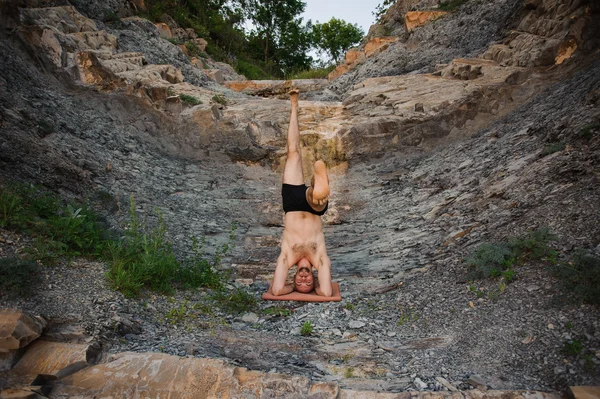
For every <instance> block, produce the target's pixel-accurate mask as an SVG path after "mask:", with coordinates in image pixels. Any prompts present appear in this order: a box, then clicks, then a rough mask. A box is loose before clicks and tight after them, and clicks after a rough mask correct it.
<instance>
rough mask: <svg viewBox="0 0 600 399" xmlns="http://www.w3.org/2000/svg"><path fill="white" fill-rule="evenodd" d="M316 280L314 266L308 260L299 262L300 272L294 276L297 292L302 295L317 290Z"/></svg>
mask: <svg viewBox="0 0 600 399" xmlns="http://www.w3.org/2000/svg"><path fill="white" fill-rule="evenodd" d="M314 280H315V278H314V276H313V274H312V265H311V264H310V262H309V261H308V260H306V259H302V260H301V261H300V262H298V271H297V272H296V275H295V276H294V287H295V288H296V291H298V292H302V293H309V292H311V291H312V290H314V289H315V287H314V282H315V281H314Z"/></svg>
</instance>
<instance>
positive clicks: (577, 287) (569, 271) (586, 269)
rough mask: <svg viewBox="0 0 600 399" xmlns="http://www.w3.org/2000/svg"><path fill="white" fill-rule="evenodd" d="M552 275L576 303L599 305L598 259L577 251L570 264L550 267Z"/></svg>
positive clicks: (599, 275) (599, 279)
mask: <svg viewBox="0 0 600 399" xmlns="http://www.w3.org/2000/svg"><path fill="white" fill-rule="evenodd" d="M552 274H553V275H554V277H556V278H557V279H558V280H559V281H560V283H561V286H562V288H563V289H564V290H566V291H568V292H571V293H573V294H574V296H575V298H576V299H577V300H578V301H581V302H585V303H591V304H595V305H599V304H600V257H597V256H594V255H592V254H590V253H589V252H587V251H585V250H581V249H580V250H577V251H575V254H574V256H573V258H572V260H571V261H570V262H566V263H561V264H558V265H555V266H554V267H552Z"/></svg>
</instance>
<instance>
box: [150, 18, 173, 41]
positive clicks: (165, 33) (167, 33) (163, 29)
mask: <svg viewBox="0 0 600 399" xmlns="http://www.w3.org/2000/svg"><path fill="white" fill-rule="evenodd" d="M154 25H155V26H156V28H157V29H158V33H159V34H160V37H162V38H163V39H172V38H173V33H172V32H171V28H169V25H167V24H165V23H164V22H157V23H156V24H154Z"/></svg>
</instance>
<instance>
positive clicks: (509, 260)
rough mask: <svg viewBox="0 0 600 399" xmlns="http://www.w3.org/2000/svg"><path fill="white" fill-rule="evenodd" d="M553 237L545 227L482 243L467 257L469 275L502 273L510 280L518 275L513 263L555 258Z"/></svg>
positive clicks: (496, 275)
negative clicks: (502, 239)
mask: <svg viewBox="0 0 600 399" xmlns="http://www.w3.org/2000/svg"><path fill="white" fill-rule="evenodd" d="M554 239H555V236H554V235H553V234H552V233H551V232H550V230H549V229H545V228H542V229H538V230H535V231H531V232H529V233H527V234H525V235H523V236H521V237H514V238H511V239H509V240H508V241H507V242H497V243H484V244H481V245H480V246H479V247H477V249H476V250H475V251H474V252H473V253H472V254H471V255H469V256H468V257H467V258H466V259H465V263H466V265H467V268H468V278H470V279H482V278H488V277H499V276H503V277H504V278H505V280H506V281H507V282H510V281H512V280H514V278H515V272H514V270H513V266H514V265H516V264H519V263H523V262H525V261H527V260H541V259H543V258H547V259H548V258H550V259H554V258H555V257H556V251H554V250H553V249H552V248H550V247H549V246H548V244H549V243H550V241H553V240H554Z"/></svg>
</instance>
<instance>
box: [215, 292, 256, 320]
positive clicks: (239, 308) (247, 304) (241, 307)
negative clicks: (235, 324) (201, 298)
mask: <svg viewBox="0 0 600 399" xmlns="http://www.w3.org/2000/svg"><path fill="white" fill-rule="evenodd" d="M211 299H213V300H214V301H215V302H216V304H217V306H219V307H221V308H222V309H223V310H225V311H227V312H229V313H234V314H239V313H245V312H249V311H251V310H254V309H255V308H256V298H255V297H254V296H253V295H252V294H250V293H248V292H246V291H244V290H242V289H240V288H236V289H234V290H232V291H229V292H225V291H224V290H220V291H216V292H215V293H213V295H212V297H211Z"/></svg>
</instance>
